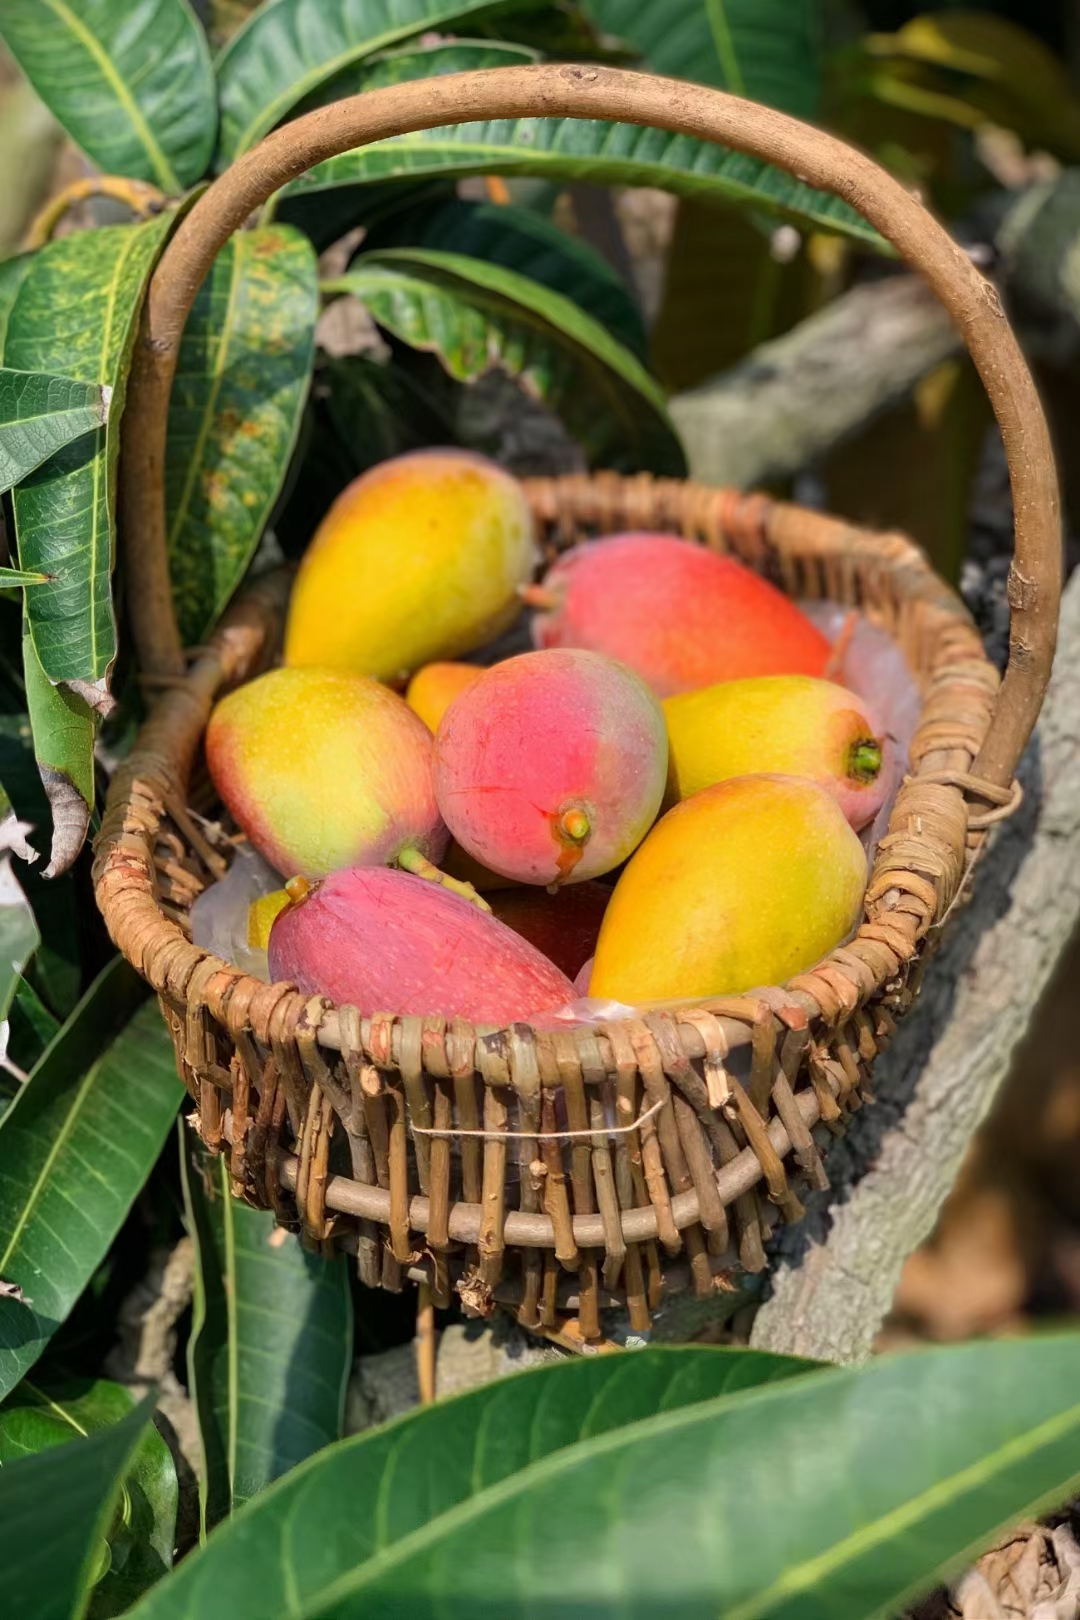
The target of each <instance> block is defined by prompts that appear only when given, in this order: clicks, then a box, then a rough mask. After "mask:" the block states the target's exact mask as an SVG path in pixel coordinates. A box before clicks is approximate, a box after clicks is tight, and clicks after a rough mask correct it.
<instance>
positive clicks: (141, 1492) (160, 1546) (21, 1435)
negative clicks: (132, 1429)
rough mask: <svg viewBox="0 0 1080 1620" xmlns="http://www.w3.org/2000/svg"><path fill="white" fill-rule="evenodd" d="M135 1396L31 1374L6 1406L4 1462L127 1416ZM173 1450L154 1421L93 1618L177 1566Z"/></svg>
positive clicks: (0, 1448) (137, 1458)
mask: <svg viewBox="0 0 1080 1620" xmlns="http://www.w3.org/2000/svg"><path fill="white" fill-rule="evenodd" d="M134 1404H135V1402H134V1400H133V1398H132V1396H131V1393H130V1391H129V1390H126V1389H125V1388H124V1387H123V1386H122V1385H120V1384H111V1383H108V1382H107V1381H106V1380H105V1379H97V1380H94V1381H90V1380H84V1381H80V1382H73V1383H69V1384H64V1385H60V1386H57V1387H54V1386H51V1385H49V1386H46V1387H43V1388H39V1387H38V1385H36V1384H33V1383H31V1382H30V1381H29V1379H24V1380H23V1382H22V1383H21V1384H20V1385H19V1386H18V1388H17V1389H15V1390H14V1391H13V1393H12V1394H11V1395H10V1396H9V1397H8V1399H7V1400H6V1401H5V1402H4V1405H3V1406H2V1407H0V1467H2V1466H4V1465H7V1464H10V1463H13V1462H17V1461H18V1460H19V1459H20V1458H22V1457H33V1456H36V1455H39V1454H40V1453H41V1452H43V1451H48V1450H50V1449H51V1448H52V1447H54V1446H62V1445H66V1444H68V1443H69V1442H70V1441H72V1440H76V1439H80V1438H82V1439H85V1438H86V1437H87V1436H88V1435H91V1434H98V1433H100V1432H101V1431H102V1430H107V1429H109V1428H112V1427H113V1426H114V1425H115V1424H117V1423H120V1422H121V1421H122V1420H123V1419H124V1418H125V1417H126V1416H127V1415H128V1413H129V1412H130V1411H131V1409H132V1407H133V1406H134ZM178 1495H179V1493H178V1489H177V1483H176V1468H175V1466H174V1464H173V1460H172V1454H171V1453H170V1451H169V1448H168V1446H167V1445H166V1444H165V1441H164V1440H163V1439H162V1438H161V1435H160V1434H159V1433H158V1431H157V1429H156V1428H155V1427H154V1425H153V1424H152V1423H150V1424H148V1425H147V1426H146V1428H145V1430H144V1431H143V1435H142V1438H141V1439H140V1441H139V1442H138V1444H137V1446H136V1448H135V1451H134V1453H133V1454H132V1457H131V1461H130V1463H129V1466H128V1470H127V1473H126V1475H125V1477H124V1482H123V1486H122V1489H121V1493H120V1503H119V1505H118V1508H117V1511H116V1513H115V1516H114V1518H113V1522H112V1524H111V1525H109V1526H108V1528H107V1530H106V1534H105V1539H106V1541H107V1543H108V1547H109V1569H108V1573H107V1574H106V1575H105V1576H104V1578H103V1579H102V1580H101V1581H100V1582H99V1584H98V1585H97V1586H96V1587H95V1589H94V1594H93V1598H92V1601H91V1604H90V1614H91V1616H93V1617H94V1620H98V1617H104V1616H107V1615H115V1614H122V1613H123V1612H124V1611H125V1610H126V1609H127V1608H129V1607H130V1605H131V1604H132V1603H134V1602H135V1601H136V1599H138V1598H139V1597H141V1596H142V1594H143V1592H145V1591H147V1590H148V1589H149V1588H150V1587H151V1586H153V1585H154V1583H155V1581H158V1580H160V1579H161V1577H162V1575H164V1574H165V1573H166V1571H167V1570H169V1569H171V1567H172V1554H173V1540H174V1537H175V1534H176V1508H177V1499H178Z"/></svg>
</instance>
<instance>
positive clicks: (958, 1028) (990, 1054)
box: [751, 575, 1080, 1362]
mask: <svg viewBox="0 0 1080 1620" xmlns="http://www.w3.org/2000/svg"><path fill="white" fill-rule="evenodd" d="M1019 774H1020V777H1021V780H1022V782H1023V784H1024V789H1025V794H1026V798H1025V802H1024V804H1023V806H1022V807H1021V809H1020V810H1019V812H1018V813H1017V815H1016V816H1015V817H1014V818H1013V820H1012V821H1011V822H1008V823H1006V824H1005V826H1004V828H1003V829H1002V831H1001V832H1000V834H999V835H998V837H997V839H996V841H995V842H994V844H993V846H992V848H991V850H990V852H989V853H988V855H987V857H986V859H985V860H984V862H983V864H982V867H981V869H980V870H979V871H978V873H977V874H976V880H975V887H974V897H973V899H972V901H971V903H970V904H969V905H968V906H967V907H966V909H965V910H964V911H963V912H962V913H961V914H959V915H958V916H957V917H956V918H955V919H954V920H953V922H952V924H951V926H950V929H949V932H948V936H947V939H946V942H945V944H944V945H943V946H942V949H941V951H940V953H939V955H938V956H937V958H936V960H934V961H932V962H931V963H930V965H929V968H928V971H927V975H926V984H925V988H924V990H923V993H922V1000H921V1002H920V1004H919V1006H918V1007H917V1008H916V1009H915V1010H914V1011H913V1012H912V1014H911V1015H910V1016H909V1017H908V1018H907V1019H906V1020H905V1021H904V1023H902V1024H901V1026H900V1029H899V1031H898V1033H897V1036H896V1040H895V1042H894V1044H893V1046H892V1047H891V1048H890V1050H889V1051H888V1052H886V1053H885V1054H884V1056H883V1057H882V1058H880V1059H879V1061H878V1064H877V1066H876V1069H875V1082H876V1089H877V1093H878V1100H877V1102H876V1103H875V1105H874V1106H873V1107H872V1108H867V1109H866V1110H864V1111H863V1112H861V1113H860V1114H858V1115H856V1117H855V1119H854V1120H853V1121H852V1124H851V1128H850V1130H849V1133H848V1135H847V1136H846V1137H845V1138H844V1140H843V1141H841V1142H839V1143H837V1144H836V1146H835V1148H834V1149H833V1150H832V1151H831V1153H830V1156H829V1166H828V1167H829V1174H830V1177H831V1179H832V1182H833V1186H832V1188H831V1190H830V1191H829V1193H827V1194H823V1195H816V1196H815V1198H814V1199H813V1200H812V1201H811V1207H810V1209H809V1212H808V1215H807V1218H806V1220H805V1221H804V1222H802V1224H801V1225H800V1226H799V1227H797V1228H792V1229H791V1230H790V1231H789V1232H786V1233H785V1234H784V1235H783V1237H782V1238H781V1240H780V1244H779V1255H778V1257H779V1262H780V1263H779V1266H778V1268H777V1270H776V1271H775V1273H774V1275H773V1279H772V1291H771V1296H770V1298H769V1299H768V1301H767V1302H766V1304H765V1305H764V1306H763V1307H762V1309H761V1310H760V1311H759V1313H758V1316H757V1320H756V1322H755V1325H754V1329H753V1335H752V1339H751V1343H753V1344H754V1345H756V1346H759V1347H760V1348H762V1349H769V1350H778V1351H786V1352H788V1353H789V1354H792V1355H805V1356H815V1357H820V1358H822V1359H824V1360H828V1361H837V1362H859V1361H862V1360H864V1359H865V1358H866V1357H867V1356H868V1355H869V1354H870V1352H871V1350H872V1348H873V1343H874V1339H875V1337H876V1334H877V1331H878V1329H879V1327H880V1325H881V1322H882V1320H883V1319H884V1317H885V1314H886V1312H887V1311H888V1309H889V1306H890V1304H891V1303H892V1299H893V1295H894V1293H895V1290H896V1285H897V1282H898V1280H899V1276H900V1269H901V1267H902V1265H903V1263H904V1261H905V1259H906V1258H907V1256H908V1255H909V1254H910V1253H911V1252H912V1250H913V1249H914V1248H915V1247H916V1246H917V1245H918V1244H919V1243H920V1242H921V1241H922V1240H923V1239H924V1238H925V1237H927V1236H928V1234H929V1233H930V1231H931V1229H932V1227H933V1225H934V1222H935V1219H936V1217H937V1214H938V1211H939V1210H940V1208H941V1205H942V1204H943V1203H944V1201H945V1197H946V1194H947V1193H948V1192H949V1189H950V1188H951V1187H952V1185H953V1182H954V1180H955V1178H956V1173H957V1171H958V1169H959V1167H960V1163H961V1160H962V1159H963V1157H964V1154H965V1152H966V1151H967V1147H968V1144H969V1142H970V1140H971V1138H972V1136H973V1135H974V1133H975V1131H976V1129H977V1127H978V1126H979V1124H980V1123H981V1121H982V1120H983V1119H984V1118H985V1116H986V1113H987V1111H988V1110H989V1108H990V1105H991V1103H992V1102H993V1099H994V1096H995V1094H996V1092H997V1090H998V1087H999V1086H1000V1085H1001V1082H1002V1081H1003V1080H1004V1078H1005V1076H1006V1074H1007V1072H1008V1068H1009V1061H1010V1057H1011V1055H1012V1052H1013V1050H1014V1049H1015V1047H1016V1046H1017V1045H1018V1043H1019V1041H1020V1039H1021V1038H1022V1036H1023V1035H1024V1034H1025V1032H1026V1030H1027V1028H1028V1026H1029V1024H1030V1023H1031V1021H1032V1018H1033V1015H1034V1013H1035V1011H1036V1009H1037V1004H1038V1001H1039V998H1040V996H1041V994H1042V992H1043V990H1044V989H1045V988H1046V985H1047V983H1048V981H1049V979H1050V977H1051V975H1052V973H1053V971H1054V968H1055V966H1056V965H1057V962H1058V959H1059V957H1060V956H1061V953H1062V951H1063V949H1064V947H1065V945H1066V943H1067V942H1068V939H1069V937H1070V935H1071V934H1072V932H1073V930H1074V928H1075V927H1076V925H1077V922H1078V920H1080V575H1074V576H1073V579H1072V581H1071V583H1070V585H1069V586H1068V588H1067V590H1066V593H1065V598H1064V602H1063V605H1062V620H1061V636H1060V642H1059V648H1058V657H1057V661H1056V663H1055V666H1054V673H1053V676H1052V679H1051V683H1050V689H1049V692H1048V695H1047V701H1046V705H1045V707H1044V709H1043V713H1042V717H1041V719H1040V721H1039V725H1038V729H1037V731H1036V734H1035V737H1034V739H1033V741H1032V744H1031V746H1030V747H1029V749H1028V752H1027V754H1026V756H1025V758H1024V761H1023V762H1022V766H1021V770H1020V773H1019Z"/></svg>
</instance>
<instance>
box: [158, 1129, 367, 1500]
mask: <svg viewBox="0 0 1080 1620" xmlns="http://www.w3.org/2000/svg"><path fill="white" fill-rule="evenodd" d="M188 1145H190V1147H191V1152H192V1158H191V1160H190V1161H189V1160H188V1158H187V1154H186V1153H185V1151H184V1149H185V1146H188ZM181 1164H182V1170H183V1175H184V1192H185V1205H186V1219H187V1225H188V1229H189V1231H190V1232H191V1235H192V1237H193V1239H194V1241H195V1246H196V1273H195V1277H196V1281H195V1315H194V1322H193V1325H192V1332H191V1340H190V1344H189V1346H188V1375H189V1383H190V1387H191V1392H192V1395H193V1398H194V1400H195V1405H196V1409H197V1412H198V1418H199V1431H200V1434H201V1436H202V1444H203V1457H204V1463H205V1467H204V1474H203V1479H202V1481H201V1501H202V1516H203V1525H204V1528H206V1527H208V1526H209V1525H212V1524H215V1523H216V1522H217V1521H218V1520H219V1519H221V1518H224V1517H226V1516H227V1515H228V1514H229V1512H230V1511H232V1510H234V1509H236V1508H238V1507H240V1506H242V1504H243V1503H244V1502H246V1501H247V1500H248V1499H249V1498H250V1497H252V1496H255V1495H256V1494H257V1493H258V1492H259V1491H261V1490H263V1489H265V1487H266V1486H267V1485H269V1484H270V1482H271V1481H272V1480H274V1479H277V1478H278V1476H279V1475H280V1474H284V1473H286V1472H287V1470H288V1469H290V1468H294V1467H295V1466H296V1464H297V1463H300V1462H303V1460H304V1459H305V1458H306V1457H310V1456H311V1455H312V1453H313V1452H315V1451H318V1450H320V1449H321V1448H322V1447H324V1446H328V1445H330V1444H331V1443H332V1442H333V1441H335V1440H338V1439H340V1437H341V1427H342V1422H343V1418H344V1406H345V1383H346V1379H347V1378H348V1374H349V1368H350V1366H351V1363H352V1305H351V1296H350V1293H349V1278H348V1270H347V1262H346V1260H345V1257H344V1255H341V1254H338V1255H336V1256H334V1258H333V1259H323V1257H322V1256H321V1255H317V1254H308V1253H307V1252H306V1251H305V1250H304V1249H303V1248H302V1247H301V1244H300V1240H299V1238H297V1237H295V1236H293V1234H292V1233H291V1232H286V1231H284V1230H283V1229H282V1228H280V1227H277V1226H276V1225H275V1223H274V1217H273V1215H272V1214H270V1213H269V1212H267V1211H263V1210H257V1209H250V1208H249V1207H248V1206H247V1205H246V1204H242V1203H240V1202H239V1200H237V1199H235V1198H234V1197H233V1196H232V1194H231V1192H230V1191H229V1174H228V1168H227V1166H226V1163H225V1160H224V1159H222V1158H220V1157H218V1158H213V1157H212V1156H211V1155H210V1154H208V1153H206V1152H205V1151H204V1150H203V1149H202V1148H201V1145H200V1144H198V1143H196V1142H192V1143H191V1144H185V1143H183V1141H182V1142H181Z"/></svg>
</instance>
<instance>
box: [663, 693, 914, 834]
mask: <svg viewBox="0 0 1080 1620" xmlns="http://www.w3.org/2000/svg"><path fill="white" fill-rule="evenodd" d="M663 708H664V720H665V721H666V723H667V730H668V742H669V745H670V750H669V761H668V798H669V800H670V801H671V802H674V801H675V800H677V799H688V798H689V797H690V795H691V794H692V793H698V792H700V791H701V789H702V788H704V787H711V786H712V785H713V783H714V782H723V781H726V780H727V779H728V778H729V777H732V776H751V775H755V774H760V773H761V772H770V771H772V772H778V773H780V774H782V775H784V776H806V777H809V778H810V780H811V781H813V782H820V784H821V786H822V787H825V788H828V790H829V792H830V793H831V794H832V795H833V797H834V798H835V800H836V801H837V803H838V804H839V806H840V808H841V809H842V810H843V812H844V814H845V816H846V817H847V819H848V820H849V821H850V823H851V825H852V826H853V827H854V828H855V829H856V830H858V829H859V828H860V827H865V826H866V824H867V823H868V822H870V821H872V820H873V818H874V817H875V816H876V815H877V813H878V811H879V809H880V808H881V805H882V803H883V801H884V798H885V793H886V789H887V787H888V780H889V779H888V775H887V773H886V772H884V771H883V770H882V768H881V767H882V760H883V758H884V748H885V744H884V740H883V739H882V738H881V737H880V735H878V728H877V727H876V726H875V724H874V722H873V720H872V719H871V718H870V716H869V714H868V713H867V708H866V704H865V703H864V702H863V701H862V699H861V698H858V697H856V696H855V694H854V692H848V691H847V690H845V688H844V687H842V686H838V685H837V684H836V683H835V682H834V681H821V680H817V679H816V678H815V677H814V676H813V675H756V676H752V677H750V678H749V679H747V680H743V681H720V682H719V683H718V684H717V685H715V686H707V687H705V688H704V689H703V690H701V691H698V692H680V693H679V695H678V696H677V697H669V698H665V700H664V705H663Z"/></svg>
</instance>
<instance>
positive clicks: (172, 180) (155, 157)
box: [44, 0, 182, 193]
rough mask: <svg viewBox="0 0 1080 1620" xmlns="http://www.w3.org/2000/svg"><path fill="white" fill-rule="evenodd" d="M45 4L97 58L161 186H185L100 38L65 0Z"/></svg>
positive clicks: (170, 188)
mask: <svg viewBox="0 0 1080 1620" xmlns="http://www.w3.org/2000/svg"><path fill="white" fill-rule="evenodd" d="M44 4H45V5H46V6H48V8H49V10H50V11H52V13H53V14H54V16H56V17H57V18H59V20H60V21H61V22H66V23H67V25H68V27H69V28H70V30H71V32H72V33H73V34H74V35H75V37H76V39H78V40H79V41H80V43H81V44H82V45H83V47H84V49H85V50H86V51H87V53H88V55H90V56H91V57H92V58H93V60H94V61H95V62H96V64H97V66H98V68H99V70H100V72H101V76H102V78H103V79H105V81H106V83H108V84H110V85H111V86H112V88H113V90H114V92H115V94H116V99H117V100H118V101H119V102H120V104H121V106H122V107H123V108H124V111H125V112H126V113H127V115H128V117H129V118H130V120H131V123H132V125H133V126H134V129H135V133H136V134H137V135H138V137H139V139H140V141H141V142H142V144H143V147H144V148H145V151H146V154H147V156H148V157H149V159H150V162H151V164H152V165H153V169H154V173H155V175H156V176H157V179H158V183H159V185H160V186H161V188H162V190H163V191H168V192H173V193H176V192H179V191H180V190H181V189H182V187H181V185H180V181H179V178H178V177H177V175H176V173H175V171H174V169H173V167H172V165H171V164H170V162H169V160H168V158H167V157H166V156H165V153H164V152H163V151H162V149H161V147H160V146H159V145H158V143H157V141H156V140H155V139H154V136H153V134H152V132H151V129H150V126H149V124H148V123H147V122H146V119H145V118H144V117H143V115H142V110H141V108H140V107H139V105H138V103H137V102H136V100H135V98H134V97H133V96H132V94H131V92H130V91H129V90H128V87H127V85H126V84H125V83H124V81H123V79H122V78H121V77H120V75H119V74H118V73H117V72H116V69H115V68H114V66H113V63H112V59H111V58H110V56H109V55H108V52H107V51H106V50H105V49H104V48H103V46H102V44H101V42H100V40H98V39H97V37H96V36H95V35H94V34H92V33H91V32H90V30H89V29H88V28H87V27H86V25H85V24H84V23H83V22H82V20H81V18H79V17H76V16H75V14H74V12H72V11H71V9H70V7H69V6H68V5H67V4H66V3H65V0H44Z"/></svg>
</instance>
